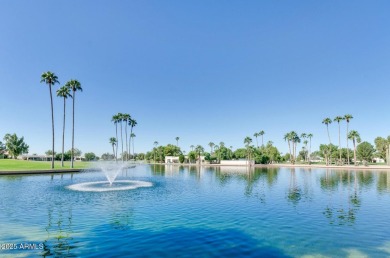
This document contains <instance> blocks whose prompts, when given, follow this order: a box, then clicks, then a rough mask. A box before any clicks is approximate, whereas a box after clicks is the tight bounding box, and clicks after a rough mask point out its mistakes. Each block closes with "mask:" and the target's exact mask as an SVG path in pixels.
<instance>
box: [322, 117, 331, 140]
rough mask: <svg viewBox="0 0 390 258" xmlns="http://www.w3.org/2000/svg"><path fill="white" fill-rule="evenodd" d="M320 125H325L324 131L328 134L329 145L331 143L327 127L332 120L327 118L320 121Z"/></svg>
mask: <svg viewBox="0 0 390 258" xmlns="http://www.w3.org/2000/svg"><path fill="white" fill-rule="evenodd" d="M322 123H323V124H325V125H326V131H327V132H328V139H329V144H331V143H332V142H331V141H330V134H329V125H330V124H331V123H332V119H330V118H329V117H327V118H325V119H324V120H322Z"/></svg>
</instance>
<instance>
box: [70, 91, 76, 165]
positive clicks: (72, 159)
mask: <svg viewBox="0 0 390 258" xmlns="http://www.w3.org/2000/svg"><path fill="white" fill-rule="evenodd" d="M75 97H76V94H75V91H73V112H72V113H73V118H72V155H71V163H70V164H71V168H73V161H74V102H75Z"/></svg>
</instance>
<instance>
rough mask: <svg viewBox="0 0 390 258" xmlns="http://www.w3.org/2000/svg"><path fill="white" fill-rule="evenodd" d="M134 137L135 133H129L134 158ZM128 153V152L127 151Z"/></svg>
mask: <svg viewBox="0 0 390 258" xmlns="http://www.w3.org/2000/svg"><path fill="white" fill-rule="evenodd" d="M134 137H135V134H134V133H132V134H131V135H130V138H131V142H132V143H133V159H134V160H135V152H134ZM129 154H130V153H129Z"/></svg>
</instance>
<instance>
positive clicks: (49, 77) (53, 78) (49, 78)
mask: <svg viewBox="0 0 390 258" xmlns="http://www.w3.org/2000/svg"><path fill="white" fill-rule="evenodd" d="M42 82H44V83H46V84H47V85H48V86H49V92H50V106H51V131H52V148H51V150H52V153H53V154H52V161H51V168H54V109H53V94H52V93H51V87H52V86H53V85H54V84H56V83H59V81H58V77H57V75H55V74H54V73H52V72H49V71H48V72H46V73H43V74H42V75H41V83H42Z"/></svg>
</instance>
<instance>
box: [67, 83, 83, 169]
mask: <svg viewBox="0 0 390 258" xmlns="http://www.w3.org/2000/svg"><path fill="white" fill-rule="evenodd" d="M65 86H66V87H68V88H69V89H71V90H72V99H73V109H72V154H71V163H70V167H71V168H73V161H74V103H75V100H76V91H83V88H81V83H80V82H79V81H77V80H70V81H68V82H67V83H66V84H65Z"/></svg>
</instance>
